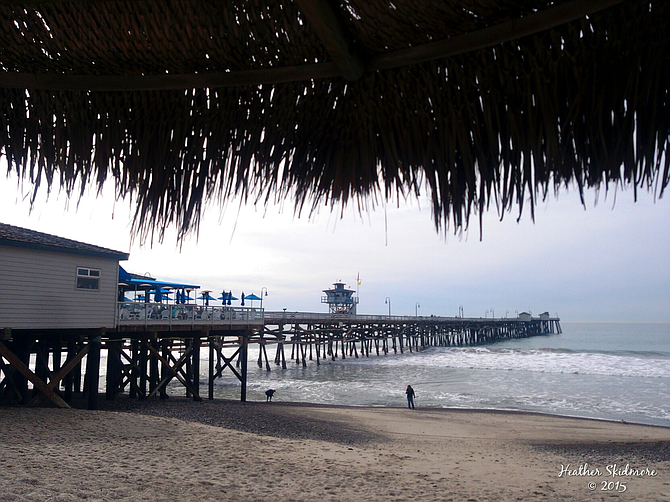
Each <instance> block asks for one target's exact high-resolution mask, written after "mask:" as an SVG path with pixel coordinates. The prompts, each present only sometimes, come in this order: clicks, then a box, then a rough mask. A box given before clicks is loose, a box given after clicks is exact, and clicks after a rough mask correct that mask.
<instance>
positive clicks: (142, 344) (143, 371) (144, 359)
mask: <svg viewBox="0 0 670 502" xmlns="http://www.w3.org/2000/svg"><path fill="white" fill-rule="evenodd" d="M146 343H148V340H147V339H146V338H142V339H140V340H139V347H138V350H139V357H140V363H139V364H140V383H139V394H140V395H139V400H140V401H143V400H144V399H145V398H146V397H147V370H148V366H149V364H148V363H149V357H148V353H147V346H146Z"/></svg>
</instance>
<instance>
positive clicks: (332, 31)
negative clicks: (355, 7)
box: [295, 0, 365, 80]
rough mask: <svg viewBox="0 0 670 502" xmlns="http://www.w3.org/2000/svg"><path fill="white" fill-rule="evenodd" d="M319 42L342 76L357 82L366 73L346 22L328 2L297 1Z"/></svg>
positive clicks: (320, 0) (326, 0)
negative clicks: (354, 47) (345, 24)
mask: <svg viewBox="0 0 670 502" xmlns="http://www.w3.org/2000/svg"><path fill="white" fill-rule="evenodd" d="M295 1H296V3H297V4H298V7H299V8H300V11H301V12H302V13H303V14H304V15H305V17H306V18H307V21H308V22H309V24H310V25H311V26H312V28H313V29H314V31H315V32H316V35H317V36H318V37H319V40H321V42H322V43H323V45H325V47H326V50H327V51H328V54H330V56H331V57H332V58H333V61H334V62H335V64H336V65H337V67H338V68H339V69H340V70H341V71H342V76H343V77H344V78H345V79H347V80H357V79H359V78H360V77H361V76H362V75H363V73H364V72H365V64H364V63H363V61H362V60H361V58H360V57H359V56H358V54H356V52H355V51H354V49H353V41H352V40H351V36H350V34H349V33H348V31H347V29H346V27H345V26H344V22H343V21H342V20H341V19H340V16H339V15H338V13H337V12H336V11H335V9H333V7H332V5H331V4H330V3H329V2H328V0H295Z"/></svg>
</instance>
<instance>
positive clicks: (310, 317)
mask: <svg viewBox="0 0 670 502" xmlns="http://www.w3.org/2000/svg"><path fill="white" fill-rule="evenodd" d="M264 318H265V321H266V322H272V323H276V322H284V323H293V322H302V321H304V322H309V321H315V322H327V321H334V322H337V321H347V322H350V323H351V322H356V321H362V322H392V323H398V322H411V323H415V322H421V321H424V322H445V321H449V322H455V321H461V322H468V323H481V324H486V323H491V322H495V323H498V324H499V323H503V322H511V323H514V322H528V321H557V320H559V318H558V317H544V316H540V317H528V318H522V317H509V318H508V317H495V318H492V317H445V316H434V315H431V316H406V315H405V316H402V315H390V316H389V315H369V314H330V313H319V312H291V311H287V312H278V311H276V312H271V311H265V312H264Z"/></svg>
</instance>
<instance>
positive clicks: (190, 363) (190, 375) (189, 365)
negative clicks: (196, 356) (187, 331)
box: [163, 338, 194, 397]
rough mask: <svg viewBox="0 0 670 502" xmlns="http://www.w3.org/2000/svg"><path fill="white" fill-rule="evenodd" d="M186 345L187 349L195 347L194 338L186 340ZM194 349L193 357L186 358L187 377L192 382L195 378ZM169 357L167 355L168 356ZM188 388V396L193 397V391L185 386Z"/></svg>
mask: <svg viewBox="0 0 670 502" xmlns="http://www.w3.org/2000/svg"><path fill="white" fill-rule="evenodd" d="M184 345H185V348H186V350H188V349H190V348H192V347H193V339H192V338H187V339H185V340H184ZM192 357H193V351H192V350H191V357H189V358H188V359H186V364H185V366H186V379H187V380H189V381H190V382H191V383H193V381H194V378H193V358H192ZM166 359H167V357H166ZM163 378H165V375H163ZM185 389H186V397H191V391H190V389H189V388H188V387H185Z"/></svg>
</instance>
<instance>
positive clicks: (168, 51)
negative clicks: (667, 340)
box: [0, 0, 670, 237]
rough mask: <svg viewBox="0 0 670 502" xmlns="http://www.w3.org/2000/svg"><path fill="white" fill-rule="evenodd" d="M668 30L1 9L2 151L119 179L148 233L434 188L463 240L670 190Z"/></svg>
mask: <svg viewBox="0 0 670 502" xmlns="http://www.w3.org/2000/svg"><path fill="white" fill-rule="evenodd" d="M83 5H85V8H83V7H82V6H83ZM668 26H670V2H668V1H667V0H515V1H507V0H477V1H469V2H462V1H460V0H442V1H435V0H391V1H389V0H293V1H286V0H245V1H242V0H220V1H219V0H217V1H211V0H133V1H130V0H91V1H86V2H84V3H82V2H78V1H68V0H1V1H0V102H2V103H3V109H2V127H0V152H3V154H4V156H5V158H6V159H7V162H8V166H9V171H10V172H16V173H18V174H19V175H20V176H22V177H23V178H24V179H25V180H38V181H39V180H46V182H45V183H43V185H52V184H53V185H60V186H61V187H62V188H63V189H64V190H66V191H67V192H68V193H74V194H75V195H76V192H75V191H74V189H73V187H76V186H78V185H79V183H81V184H83V185H84V186H86V185H98V187H100V186H101V185H102V184H103V183H104V182H105V181H106V180H110V182H112V183H114V185H115V187H116V191H117V194H118V195H119V196H131V197H132V200H133V201H134V202H135V203H136V204H137V208H136V211H135V226H134V229H135V230H139V231H140V237H142V236H143V235H153V230H156V232H157V234H158V236H159V237H162V236H163V231H164V229H165V228H166V227H168V226H171V225H172V226H175V227H176V230H177V231H178V232H179V233H180V235H183V234H184V233H185V232H188V231H189V230H190V229H194V228H197V225H198V222H199V219H200V215H201V214H202V211H204V208H205V207H206V205H207V202H208V201H210V200H212V199H214V200H217V199H218V200H222V201H226V200H230V199H232V198H234V197H237V196H239V197H240V198H242V199H245V198H247V197H251V198H252V199H253V200H261V201H265V202H268V201H273V200H284V199H285V198H289V197H290V198H293V199H294V202H295V204H296V207H297V208H298V209H300V210H303V209H304V210H305V211H306V212H309V211H316V210H317V208H319V207H323V206H330V207H333V205H335V204H340V203H341V204H345V203H354V204H356V205H357V206H358V207H359V208H361V210H365V209H366V208H367V207H369V206H370V205H374V204H375V203H379V201H380V198H395V197H397V198H402V197H403V196H406V195H407V194H418V193H420V192H421V193H423V192H427V193H428V194H429V195H430V197H431V198H432V213H433V217H434V219H435V222H436V225H437V226H438V227H440V226H441V227H445V226H447V225H451V226H453V227H454V229H455V230H460V229H461V228H462V227H464V226H467V223H468V221H469V219H470V217H471V215H481V213H482V212H483V211H486V210H489V207H490V206H492V207H493V208H494V209H495V210H497V211H498V212H499V213H500V215H501V216H502V215H504V214H505V213H506V212H507V211H509V210H511V209H512V208H515V209H518V211H519V213H521V210H522V209H523V208H528V206H530V212H531V214H532V212H533V209H534V205H535V204H536V202H537V200H538V199H541V198H543V197H545V196H546V195H547V193H551V192H552V191H559V190H563V189H564V188H565V187H566V186H569V187H571V186H573V185H576V186H577V188H578V190H579V191H580V192H583V190H584V189H585V188H586V187H602V188H605V189H607V188H608V187H610V186H612V185H614V186H616V187H618V186H619V185H621V186H631V187H632V188H633V189H635V190H637V189H646V190H649V191H654V192H655V191H658V192H660V193H659V194H658V195H661V194H662V192H663V189H664V188H665V187H666V186H667V184H668V182H669V181H670V160H669V156H668V155H666V154H665V153H666V152H668V151H670V98H669V96H670V92H669V90H670V37H668V32H667V27H668ZM73 124H74V125H73ZM110 178H112V179H110ZM38 186H39V182H34V187H35V189H37V187H38ZM44 188H46V187H44ZM50 188H52V189H54V188H55V187H53V186H51V187H50Z"/></svg>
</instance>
